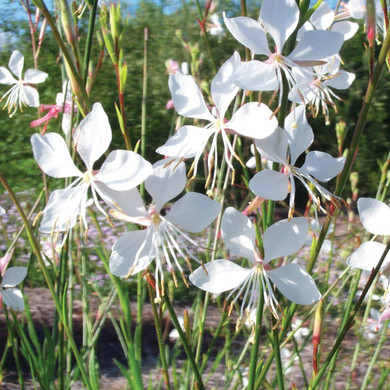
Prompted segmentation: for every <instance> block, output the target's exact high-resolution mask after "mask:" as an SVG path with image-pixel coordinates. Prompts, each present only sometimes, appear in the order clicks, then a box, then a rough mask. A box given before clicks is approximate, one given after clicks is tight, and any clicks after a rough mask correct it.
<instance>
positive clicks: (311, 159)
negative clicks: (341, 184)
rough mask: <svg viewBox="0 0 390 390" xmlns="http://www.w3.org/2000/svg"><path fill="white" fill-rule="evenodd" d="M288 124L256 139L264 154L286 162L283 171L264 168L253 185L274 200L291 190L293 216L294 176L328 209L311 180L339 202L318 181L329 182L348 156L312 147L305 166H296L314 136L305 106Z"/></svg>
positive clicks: (252, 181)
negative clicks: (313, 189) (331, 153)
mask: <svg viewBox="0 0 390 390" xmlns="http://www.w3.org/2000/svg"><path fill="white" fill-rule="evenodd" d="M284 127H285V129H282V128H280V127H278V128H277V129H276V130H275V131H274V132H273V133H272V134H271V135H270V136H269V137H267V138H264V139H262V140H255V143H256V147H257V149H258V150H259V152H260V154H261V156H262V157H265V158H267V159H268V160H271V161H274V162H277V163H280V164H282V168H281V172H277V171H273V170H270V169H264V170H262V171H260V172H258V173H257V174H256V175H255V176H254V177H253V178H252V179H251V181H250V182H249V188H250V189H251V190H252V191H253V192H254V193H255V194H256V195H257V196H259V197H260V198H264V199H269V200H274V201H278V200H283V199H285V198H286V197H287V195H288V194H289V193H290V210H289V216H290V217H291V216H292V214H293V212H294V203H295V181H294V178H296V179H298V180H299V181H300V182H301V183H302V184H303V185H304V187H305V188H306V190H307V191H308V193H309V194H310V196H311V197H312V199H313V202H314V203H315V204H316V205H317V206H318V207H319V208H320V209H321V210H322V211H323V212H325V213H326V211H325V209H324V208H323V207H322V206H321V202H320V199H319V198H318V197H317V196H316V195H315V194H314V193H313V191H312V190H311V188H310V185H309V184H312V185H313V186H314V188H315V189H316V190H317V191H318V192H319V193H320V194H321V195H322V196H324V197H325V198H326V199H328V200H329V201H331V202H336V203H337V198H336V197H335V196H334V195H332V194H331V193H330V192H329V191H328V190H326V189H325V188H324V187H322V186H321V185H320V184H319V183H318V181H321V182H328V181H329V180H331V179H333V178H334V177H335V176H336V175H337V174H338V173H339V172H340V171H341V170H342V168H343V166H344V162H345V158H344V157H339V158H333V157H332V156H331V155H330V154H328V153H324V152H319V151H312V152H309V153H308V154H307V155H306V159H305V163H304V164H303V165H302V167H300V168H297V167H295V163H296V161H297V159H298V157H299V156H300V155H301V154H302V153H303V152H304V151H305V150H306V149H307V148H308V147H309V146H310V145H311V144H312V142H313V140H314V135H313V131H312V129H311V127H310V125H309V123H308V122H307V119H306V112H305V108H304V106H298V107H297V108H295V110H293V111H292V112H291V113H290V114H289V115H288V116H287V117H286V119H285V122H284ZM317 180H318V181H317Z"/></svg>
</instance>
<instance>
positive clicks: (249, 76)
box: [234, 60, 279, 91]
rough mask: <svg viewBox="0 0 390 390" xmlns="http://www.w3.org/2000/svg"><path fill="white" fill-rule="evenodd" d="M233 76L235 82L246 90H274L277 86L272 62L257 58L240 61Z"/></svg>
mask: <svg viewBox="0 0 390 390" xmlns="http://www.w3.org/2000/svg"><path fill="white" fill-rule="evenodd" d="M234 77H235V79H236V84H237V85H238V86H239V87H240V88H242V89H245V90H247V91H274V90H276V89H278V87H279V82H278V78H277V76H276V73H275V68H274V66H273V64H267V63H265V62H261V61H257V60H254V61H248V62H242V63H241V66H240V67H239V68H238V69H237V71H236V72H235V74H234Z"/></svg>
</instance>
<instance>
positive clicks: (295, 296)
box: [267, 264, 321, 305]
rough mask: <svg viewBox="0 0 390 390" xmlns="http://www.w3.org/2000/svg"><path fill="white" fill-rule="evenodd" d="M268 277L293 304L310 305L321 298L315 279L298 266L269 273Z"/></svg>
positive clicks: (288, 266) (294, 265)
mask: <svg viewBox="0 0 390 390" xmlns="http://www.w3.org/2000/svg"><path fill="white" fill-rule="evenodd" d="M267 275H268V277H269V278H270V279H271V280H272V282H273V283H275V285H276V287H277V288H278V290H279V291H280V292H281V293H282V294H283V295H284V296H285V297H286V298H288V299H289V300H290V301H291V302H294V303H298V304H300V305H310V304H312V303H314V302H316V301H318V300H319V299H320V298H321V294H320V292H319V291H318V288H317V286H316V284H315V282H314V280H313V278H312V277H311V276H310V275H309V274H308V273H307V272H306V271H305V270H304V269H303V268H302V267H301V266H299V265H298V264H287V265H285V266H283V267H280V268H277V269H274V270H272V271H267Z"/></svg>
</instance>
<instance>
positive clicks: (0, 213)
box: [0, 206, 5, 215]
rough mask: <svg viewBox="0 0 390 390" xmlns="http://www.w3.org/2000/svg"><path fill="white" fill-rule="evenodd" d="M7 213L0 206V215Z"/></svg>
mask: <svg viewBox="0 0 390 390" xmlns="http://www.w3.org/2000/svg"><path fill="white" fill-rule="evenodd" d="M4 214H5V210H4V209H3V208H2V207H1V206H0V215H4Z"/></svg>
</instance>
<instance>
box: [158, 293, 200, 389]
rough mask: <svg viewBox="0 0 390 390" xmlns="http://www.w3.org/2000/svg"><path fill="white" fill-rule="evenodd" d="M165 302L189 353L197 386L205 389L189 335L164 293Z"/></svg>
mask: <svg viewBox="0 0 390 390" xmlns="http://www.w3.org/2000/svg"><path fill="white" fill-rule="evenodd" d="M164 302H165V305H166V307H167V309H168V311H169V315H170V316H171V320H172V322H173V325H174V326H175V328H176V330H177V332H178V333H179V337H180V340H181V342H182V344H183V347H184V350H185V352H186V355H187V358H188V361H189V364H190V365H191V367H192V369H193V371H194V374H195V377H196V380H197V383H196V384H195V385H196V386H197V388H198V389H199V390H204V388H205V387H204V385H203V381H202V377H201V375H200V373H199V370H198V365H197V364H196V362H195V359H194V355H193V353H192V350H191V347H190V345H189V344H188V341H187V337H186V335H185V334H184V332H183V330H182V328H181V326H180V323H179V320H178V319H177V316H176V313H175V310H174V308H173V306H172V303H171V301H170V299H169V297H168V295H167V294H165V295H164Z"/></svg>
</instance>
